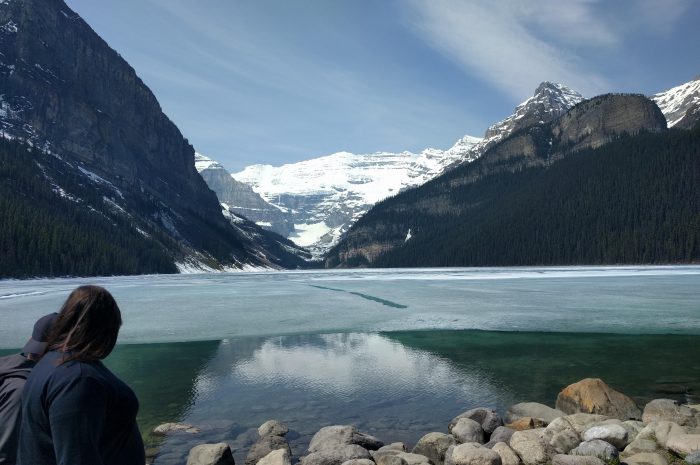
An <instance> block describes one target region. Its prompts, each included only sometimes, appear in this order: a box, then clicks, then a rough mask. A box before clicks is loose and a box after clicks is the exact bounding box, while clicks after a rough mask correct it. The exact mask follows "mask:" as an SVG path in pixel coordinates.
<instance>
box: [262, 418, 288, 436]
mask: <svg viewBox="0 0 700 465" xmlns="http://www.w3.org/2000/svg"><path fill="white" fill-rule="evenodd" d="M288 432H289V428H287V427H286V426H285V425H283V424H282V423H280V422H279V421H277V420H268V421H266V422H265V423H263V424H262V425H260V427H259V428H258V434H259V435H260V437H263V436H284V435H286V434H287V433H288Z"/></svg>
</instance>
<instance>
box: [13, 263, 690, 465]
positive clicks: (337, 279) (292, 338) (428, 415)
mask: <svg viewBox="0 0 700 465" xmlns="http://www.w3.org/2000/svg"><path fill="white" fill-rule="evenodd" d="M85 283H95V284H99V285H102V286H105V287H107V288H108V289H109V290H110V291H111V292H112V293H113V294H114V296H115V298H116V299H117V302H118V303H119V305H120V307H121V309H122V313H123V318H124V327H123V328H122V332H121V334H120V345H119V346H118V347H117V349H116V350H115V352H114V353H113V354H112V355H111V356H110V357H109V358H108V359H107V364H108V365H109V366H110V367H111V368H112V369H113V370H114V371H115V372H116V373H117V374H119V376H121V377H122V378H123V379H125V380H126V381H127V382H128V383H129V384H130V385H131V386H132V387H133V388H134V390H135V391H136V393H137V395H138V397H139V400H140V403H141V409H140V412H139V423H140V425H141V429H142V433H143V434H144V437H145V439H146V440H147V443H148V444H149V445H150V446H153V447H159V452H158V455H157V458H156V461H155V463H156V464H158V465H167V464H178V463H184V461H185V458H186V455H187V452H188V451H189V449H190V448H191V447H193V446H194V445H196V444H199V443H203V442H219V441H225V442H227V443H229V444H230V445H231V446H232V448H233V449H234V455H235V457H236V461H237V463H243V461H244V459H245V455H246V453H247V450H248V448H249V447H250V445H251V444H252V442H253V441H254V440H255V439H256V436H257V435H256V433H255V428H257V426H258V425H260V424H261V423H262V422H264V421H266V420H268V419H271V418H276V419H279V420H281V421H283V422H284V423H286V424H287V425H288V426H289V427H290V428H291V429H292V432H291V433H290V435H289V439H290V443H291V445H292V449H293V453H294V455H295V457H299V456H300V455H302V454H303V453H304V451H305V448H306V446H307V445H308V441H309V439H310V438H311V436H312V435H313V433H314V432H315V431H317V430H318V429H319V428H320V427H322V426H326V425H329V424H356V425H357V426H359V427H360V428H361V429H362V430H364V431H367V432H369V433H371V434H374V435H376V436H378V437H379V438H380V439H382V440H384V441H386V442H392V441H405V442H407V443H408V444H409V445H412V444H413V443H415V442H416V441H417V440H418V438H420V437H421V436H422V435H423V434H425V433H427V432H430V431H445V430H446V428H447V424H448V423H449V421H450V419H451V418H453V417H454V416H456V415H457V414H459V413H461V412H462V411H464V410H467V409H469V408H473V407H478V406H486V407H492V408H495V409H497V410H499V411H501V412H503V411H504V410H505V409H506V408H507V407H508V406H509V405H511V404H512V403H515V402H520V401H535V402H542V403H546V404H549V405H553V404H554V399H555V398H556V394H557V393H558V391H559V390H560V389H561V388H562V387H564V386H566V385H568V384H570V383H572V382H575V381H578V380H579V379H581V378H584V377H601V378H603V379H604V380H605V381H606V382H607V383H608V384H610V385H611V386H613V387H614V388H616V389H618V390H620V391H622V392H625V393H626V394H628V395H630V396H632V397H633V398H634V399H635V400H636V401H637V402H638V404H639V405H643V404H644V403H645V402H647V401H649V400H650V399H653V398H656V397H670V398H676V399H678V400H681V401H685V402H694V403H697V402H699V401H700V400H699V399H698V396H697V394H698V392H699V391H700V344H698V343H697V339H698V336H699V335H700V304H699V302H700V266H681V267H674V266H670V267H575V268H515V269H513V268H511V269H508V268H490V269H439V270H435V269H427V270H415V269H413V270H359V271H307V272H269V273H238V274H218V275H175V276H139V277H114V278H100V279H57V280H31V281H2V282H0V347H1V348H4V349H5V350H2V351H0V354H2V353H9V352H12V350H11V349H12V348H16V347H20V346H21V345H22V344H23V343H24V341H25V340H26V337H27V336H28V335H29V332H30V331H31V327H32V324H33V322H34V320H35V319H36V318H37V317H39V316H42V315H44V314H46V313H47V312H50V311H54V310H57V309H58V308H59V306H60V304H61V303H62V301H63V300H64V299H65V298H66V296H67V295H68V293H69V292H70V291H71V290H72V289H73V288H75V287H76V286H78V285H80V284H85ZM166 421H186V422H190V423H193V424H195V425H198V426H200V427H201V428H202V429H203V432H202V433H200V434H198V435H194V436H175V437H169V438H166V439H164V440H162V439H159V438H155V437H152V436H150V435H149V434H148V432H149V431H150V430H151V429H152V428H153V427H154V426H155V425H157V424H159V423H163V422H166Z"/></svg>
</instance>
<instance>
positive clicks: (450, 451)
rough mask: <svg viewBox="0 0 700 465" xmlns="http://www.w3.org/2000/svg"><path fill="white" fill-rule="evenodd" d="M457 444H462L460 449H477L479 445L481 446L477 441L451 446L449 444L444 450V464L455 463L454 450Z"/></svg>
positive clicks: (451, 464)
mask: <svg viewBox="0 0 700 465" xmlns="http://www.w3.org/2000/svg"><path fill="white" fill-rule="evenodd" d="M457 446H462V449H461V450H467V449H479V448H480V447H483V446H482V445H481V444H479V443H478V442H465V443H464V444H455V445H453V446H450V447H448V448H447V451H446V452H445V465H455V461H454V450H455V448H456V447H457Z"/></svg>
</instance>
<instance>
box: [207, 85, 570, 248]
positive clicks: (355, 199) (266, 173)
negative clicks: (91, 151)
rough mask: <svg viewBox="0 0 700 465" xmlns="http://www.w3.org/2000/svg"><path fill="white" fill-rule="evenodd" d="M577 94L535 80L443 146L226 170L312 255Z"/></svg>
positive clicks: (559, 110) (561, 108) (556, 111)
mask: <svg viewBox="0 0 700 465" xmlns="http://www.w3.org/2000/svg"><path fill="white" fill-rule="evenodd" d="M581 100H583V97H582V96H581V95H580V94H579V93H577V92H574V91H573V90H571V89H569V88H568V87H566V86H563V85H561V84H552V83H549V82H543V83H542V84H540V86H539V87H537V89H536V91H535V93H534V95H533V96H532V97H530V98H529V99H527V100H526V101H524V102H523V103H521V104H520V105H518V106H517V107H516V109H515V113H514V114H513V115H511V116H509V117H508V118H506V119H504V120H502V121H500V122H498V123H496V124H494V125H492V126H491V127H489V128H488V130H487V131H486V135H485V137H484V138H478V137H473V136H465V137H463V138H461V139H459V140H458V141H457V142H456V143H455V144H454V145H453V146H452V147H451V148H449V149H447V150H440V149H433V148H429V149H425V150H423V151H422V152H420V153H418V154H416V153H411V152H401V153H390V152H378V153H372V154H353V153H349V152H339V153H335V154H332V155H327V156H323V157H319V158H314V159H312V160H306V161H302V162H298V163H293V164H288V165H283V166H277V167H275V166H270V165H252V166H248V167H246V168H245V169H244V170H242V171H240V172H238V173H234V174H233V175H232V176H233V177H234V178H235V179H237V180H238V181H242V182H244V183H246V184H249V185H250V186H252V188H253V190H254V191H255V192H257V193H259V194H260V195H261V196H262V197H263V198H264V199H265V200H266V201H267V202H269V203H271V204H272V205H275V206H277V207H280V208H282V209H285V210H287V211H289V212H291V215H292V221H293V223H294V229H295V232H294V233H292V234H291V235H290V236H288V237H289V238H290V239H292V240H293V241H294V242H295V243H297V244H299V245H302V246H305V247H308V248H309V249H310V250H311V251H312V252H313V253H314V255H316V256H320V255H322V254H323V253H324V252H325V251H326V250H328V249H329V248H330V247H332V246H333V245H334V244H335V243H336V242H337V241H338V239H339V238H340V236H341V235H342V234H343V233H344V232H345V231H347V230H348V229H349V227H350V226H351V225H352V224H353V223H354V222H355V221H356V220H357V219H358V218H360V217H361V216H362V215H363V214H364V213H366V212H367V211H368V210H369V209H370V208H371V207H372V205H374V204H375V203H376V202H378V201H380V200H382V199H384V198H386V197H388V196H391V195H395V194H397V193H398V192H400V191H402V190H405V189H407V188H411V187H415V186H419V185H421V184H424V183H426V182H427V181H429V180H430V179H432V178H434V177H436V176H438V175H440V174H441V173H443V172H444V171H445V170H446V169H448V168H451V167H453V166H456V165H458V164H461V163H467V162H471V161H474V160H476V159H477V158H479V157H480V156H481V155H482V154H483V153H484V152H485V151H486V150H487V149H488V148H489V147H491V146H492V145H493V144H495V143H496V142H498V141H499V140H501V139H503V138H505V137H507V136H508V135H510V134H512V133H513V132H514V131H517V130H518V129H520V128H522V127H525V126H528V125H531V124H534V123H538V122H539V121H550V120H552V119H554V118H556V117H558V116H560V115H561V114H563V113H564V112H565V111H566V110H568V109H569V108H571V107H572V106H574V105H575V104H576V103H578V102H580V101H581ZM215 190H216V189H215Z"/></svg>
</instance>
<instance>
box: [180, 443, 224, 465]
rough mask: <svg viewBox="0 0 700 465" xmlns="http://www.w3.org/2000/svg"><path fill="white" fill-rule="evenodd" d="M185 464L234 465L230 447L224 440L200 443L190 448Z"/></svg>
mask: <svg viewBox="0 0 700 465" xmlns="http://www.w3.org/2000/svg"><path fill="white" fill-rule="evenodd" d="M187 465H235V462H234V460H233V454H232V453H231V448H230V447H229V446H228V444H226V443H225V442H220V443H218V444H200V445H198V446H194V447H193V448H192V449H191V450H190V454H189V456H188V457H187Z"/></svg>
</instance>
